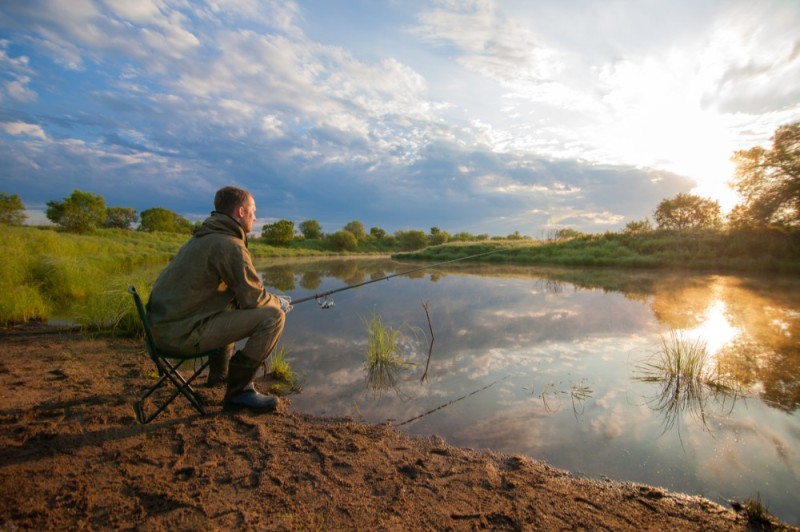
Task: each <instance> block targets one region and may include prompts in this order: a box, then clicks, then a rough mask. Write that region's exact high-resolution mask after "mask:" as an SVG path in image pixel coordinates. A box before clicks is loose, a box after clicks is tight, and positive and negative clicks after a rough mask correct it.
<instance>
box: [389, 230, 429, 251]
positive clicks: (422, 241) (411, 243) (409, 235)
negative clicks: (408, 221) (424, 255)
mask: <svg viewBox="0 0 800 532" xmlns="http://www.w3.org/2000/svg"><path fill="white" fill-rule="evenodd" d="M394 236H395V238H397V243H398V245H399V246H400V247H401V248H402V249H406V250H414V249H422V248H424V247H425V246H427V245H428V238H427V236H426V235H425V233H424V232H422V231H418V230H411V231H396V232H395V234H394Z"/></svg>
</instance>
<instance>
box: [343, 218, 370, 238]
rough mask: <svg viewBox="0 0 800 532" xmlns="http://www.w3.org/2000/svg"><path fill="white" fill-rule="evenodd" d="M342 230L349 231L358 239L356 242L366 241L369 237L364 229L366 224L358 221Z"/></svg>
mask: <svg viewBox="0 0 800 532" xmlns="http://www.w3.org/2000/svg"><path fill="white" fill-rule="evenodd" d="M342 229H344V230H345V231H349V232H350V233H352V234H353V236H354V237H356V240H364V239H365V238H366V237H367V231H366V230H365V229H364V224H363V223H361V222H359V221H358V220H353V221H352V222H350V223H348V224H346V225H345V226H344V227H343V228H342Z"/></svg>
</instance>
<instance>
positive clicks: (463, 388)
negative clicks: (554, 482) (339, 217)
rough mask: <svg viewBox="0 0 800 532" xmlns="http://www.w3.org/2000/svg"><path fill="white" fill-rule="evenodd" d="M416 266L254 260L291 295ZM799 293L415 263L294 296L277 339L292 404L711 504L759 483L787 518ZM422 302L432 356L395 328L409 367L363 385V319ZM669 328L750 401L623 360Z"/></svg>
mask: <svg viewBox="0 0 800 532" xmlns="http://www.w3.org/2000/svg"><path fill="white" fill-rule="evenodd" d="M417 266H418V264H409V263H397V262H394V261H390V260H386V259H369V260H363V261H362V260H326V261H318V262H301V261H285V262H283V263H281V264H273V263H270V264H268V265H267V266H265V267H263V268H259V271H262V272H263V275H264V278H265V280H266V282H267V284H269V285H271V286H273V287H276V288H275V289H276V290H278V289H279V288H278V286H279V285H280V286H281V287H286V288H285V289H282V288H281V289H280V290H281V291H285V292H288V293H289V295H291V296H292V297H293V298H294V299H295V300H297V299H300V298H303V297H306V296H309V295H313V294H314V293H322V292H325V291H329V290H333V289H339V288H342V287H344V286H348V285H352V284H355V283H360V282H363V281H365V280H369V279H378V278H381V277H384V276H386V275H392V274H395V273H398V272H403V271H407V270H409V269H413V268H416V267H417ZM289 271H290V272H291V274H289V273H287V272H289ZM289 287H292V288H289ZM798 294H800V280H798V279H792V278H771V279H759V278H745V277H736V276H719V275H684V274H665V273H664V272H633V273H631V272H619V271H613V270H591V271H579V270H559V269H539V268H537V269H533V268H524V267H514V266H500V267H498V266H485V265H481V266H475V265H467V264H453V265H448V266H447V267H438V268H436V269H434V270H425V271H417V272H415V273H414V275H413V278H412V276H411V275H409V276H398V277H394V278H392V279H391V280H389V281H386V282H383V281H382V282H379V283H374V284H371V285H368V286H365V287H361V288H356V289H353V290H348V291H344V292H340V293H338V294H337V295H336V307H335V308H332V309H329V310H325V311H321V310H320V308H319V306H318V305H317V304H316V303H312V302H309V303H308V304H306V305H303V304H300V305H296V306H295V308H294V310H293V311H292V314H290V316H289V319H288V320H287V327H286V332H285V334H284V339H283V340H282V342H284V343H286V344H287V345H289V346H291V353H292V355H293V357H294V358H292V359H291V360H290V362H291V364H292V365H293V367H294V368H295V369H296V370H297V371H298V372H300V373H302V374H303V375H305V376H306V379H305V383H304V384H305V386H304V389H303V392H302V393H301V394H299V395H296V396H294V397H293V399H292V408H293V409H297V410H298V411H301V412H304V413H309V414H316V415H333V416H352V417H355V418H357V419H362V420H365V421H368V422H386V421H390V422H393V423H396V424H400V423H404V424H403V430H405V431H407V432H409V433H411V434H420V435H429V434H437V435H440V436H442V437H444V438H445V439H446V440H448V441H449V442H450V443H453V444H455V445H462V446H467V447H473V448H490V449H494V450H497V451H500V452H510V453H521V454H526V455H529V456H532V457H535V458H540V459H544V460H547V461H548V462H550V463H552V464H554V465H555V466H557V467H563V468H566V469H570V470H572V471H575V472H577V473H583V474H586V475H590V476H598V477H599V476H603V475H605V476H609V477H612V478H619V479H622V480H630V481H635V482H645V483H649V484H656V485H661V486H665V487H667V488H670V489H675V490H680V491H687V492H691V493H702V494H704V495H706V496H708V497H710V498H712V499H716V500H719V501H723V502H724V501H725V500H726V499H729V498H739V499H744V498H746V497H749V496H753V495H754V494H755V493H756V492H760V493H761V495H762V498H763V499H764V500H765V502H767V503H768V504H769V505H770V509H771V511H773V513H775V514H776V515H779V516H780V517H781V518H782V519H784V520H787V521H790V522H800V509H798V508H797V507H796V506H797V505H796V500H795V497H794V495H793V494H794V493H797V492H799V491H800V456H799V455H798V448H800V445H798V442H800V419H798V414H797V412H796V410H797V406H798V399H799V397H798V393H800V392H799V391H798V383H799V382H800V378H799V377H800V350H799V348H798V342H797V337H798V334H800V298H799V297H798ZM422 302H428V307H429V308H428V310H429V312H430V319H431V321H432V323H433V327H434V332H435V337H436V346H435V349H433V351H432V354H431V356H430V360H429V361H428V358H429V357H428V351H429V343H428V341H427V339H425V338H422V337H420V338H418V339H415V340H413V341H409V342H407V345H406V346H405V347H404V351H403V358H404V360H407V361H408V362H411V363H413V364H414V365H413V366H411V365H409V366H407V368H406V369H405V370H404V371H402V372H400V373H399V374H397V375H396V378H395V380H394V387H393V388H391V389H390V390H389V391H386V392H384V393H381V394H375V393H374V392H373V391H372V390H371V388H370V384H369V379H368V376H367V372H366V370H365V359H366V353H367V349H368V348H367V344H368V334H367V333H366V332H365V327H364V321H363V320H364V318H368V317H369V316H371V315H372V314H373V313H378V314H379V315H380V316H381V317H382V318H383V319H384V323H385V324H387V325H389V326H391V327H396V328H397V327H403V326H407V327H411V328H415V329H416V330H422V331H427V329H428V321H427V318H426V313H425V311H424V310H423V308H422V307H421V305H420V304H421V303H422ZM673 330H674V331H676V332H677V333H678V334H680V335H682V336H683V337H685V338H687V339H689V340H692V341H694V340H698V341H700V340H702V341H703V342H704V343H705V344H706V351H707V353H708V357H707V358H706V359H705V361H704V366H703V368H704V371H711V370H713V371H715V372H717V374H718V376H719V378H720V379H723V380H724V382H726V383H728V384H729V385H730V386H731V389H734V390H736V389H740V390H741V393H742V394H746V397H747V399H745V400H741V399H740V397H741V396H740V395H736V394H733V395H725V394H719V393H718V392H717V391H716V390H715V389H714V388H713V387H706V388H702V387H700V388H697V387H696V389H695V390H694V392H695V393H694V395H691V394H686V393H684V394H683V395H681V393H682V390H681V391H676V390H679V387H678V386H677V382H676V381H674V380H673V381H672V382H670V379H669V378H661V379H660V380H659V379H655V380H651V381H645V380H642V379H637V373H636V370H635V366H636V364H637V363H640V362H641V361H642V360H643V359H646V358H647V357H649V356H650V355H652V354H653V353H654V351H655V350H657V348H658V345H659V343H660V337H661V336H662V335H665V334H669V332H670V331H673ZM428 362H429V364H428ZM426 367H427V370H428V373H427V377H428V378H427V380H426V381H424V382H421V377H422V375H423V373H424V371H425V368H426ZM689 391H692V390H689ZM676 395H677V397H678V399H679V400H677V401H675V400H672V401H670V400H668V399H669V398H675V397H676ZM660 397H663V401H660V400H659V398H660ZM698 399H699V400H700V401H702V402H701V403H700V404H699V405H698V402H697V401H698ZM733 399H736V400H735V401H733ZM692 401H694V403H693V402H692ZM659 406H661V407H662V408H660V409H659V408H658V407H659ZM665 426H669V427H671V428H670V430H669V431H668V432H667V433H665V432H664V430H665ZM672 429H675V430H672Z"/></svg>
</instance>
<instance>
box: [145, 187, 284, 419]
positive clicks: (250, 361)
mask: <svg viewBox="0 0 800 532" xmlns="http://www.w3.org/2000/svg"><path fill="white" fill-rule="evenodd" d="M255 219H256V204H255V200H254V199H253V196H252V195H251V194H250V193H249V192H248V191H246V190H243V189H241V188H237V187H233V186H228V187H224V188H221V189H220V190H218V191H217V193H216V195H215V196H214V212H212V213H211V216H210V217H208V218H207V219H206V220H205V221H204V222H203V225H202V226H200V227H199V228H198V229H197V230H196V231H195V233H194V236H193V237H192V238H191V239H190V240H189V241H188V242H187V243H186V244H184V245H183V247H182V248H181V249H180V251H178V254H177V255H176V256H175V258H174V259H173V260H172V262H170V264H169V266H167V267H166V268H165V269H164V271H162V272H161V274H160V275H159V276H158V279H157V280H156V283H155V285H154V286H153V290H152V291H151V293H150V301H149V302H148V304H147V308H148V314H149V317H150V323H151V325H152V329H153V335H154V337H155V342H156V344H157V347H159V348H160V349H163V350H165V351H167V352H170V351H172V352H177V353H201V352H206V351H211V350H216V354H215V355H214V356H212V360H211V367H212V372H211V376H210V379H209V380H210V381H212V382H213V381H215V380H216V381H219V380H223V379H225V373H226V371H225V370H226V365H227V361H228V360H227V359H228V354H229V353H230V352H231V351H232V347H231V346H232V344H233V343H234V342H236V341H237V340H241V339H243V338H248V340H247V343H246V344H245V346H244V347H243V348H242V349H241V350H240V351H238V352H237V353H236V354H235V355H233V357H232V358H230V366H229V368H227V383H228V387H227V390H226V391H225V399H224V400H223V407H224V408H225V409H228V410H229V409H235V408H241V407H245V408H249V409H251V410H254V411H258V412H268V411H271V410H274V409H275V407H276V406H277V403H278V401H277V399H276V398H274V397H270V396H266V395H262V394H260V393H258V392H257V391H256V389H255V387H254V386H253V380H254V379H255V376H256V373H257V371H258V369H259V368H260V367H261V366H262V365H263V362H264V361H265V360H266V359H267V357H268V356H269V355H270V353H271V352H272V350H273V349H274V348H275V345H276V344H277V343H278V340H279V339H280V337H281V335H282V334H283V327H284V322H285V313H286V311H288V309H289V308H291V307H289V306H288V304H287V302H286V301H281V299H279V298H278V297H277V296H275V295H273V294H270V293H269V292H267V291H266V289H265V288H264V285H263V284H262V283H261V277H260V276H259V274H258V272H256V269H255V267H254V266H253V261H252V259H251V257H250V252H249V251H248V250H247V234H248V233H249V232H250V230H251V229H252V228H253V222H255Z"/></svg>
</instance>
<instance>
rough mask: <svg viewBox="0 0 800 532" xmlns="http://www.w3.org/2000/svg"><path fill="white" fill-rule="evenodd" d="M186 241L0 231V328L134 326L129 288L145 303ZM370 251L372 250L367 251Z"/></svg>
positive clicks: (258, 245) (113, 233) (256, 244)
mask: <svg viewBox="0 0 800 532" xmlns="http://www.w3.org/2000/svg"><path fill="white" fill-rule="evenodd" d="M188 238H189V236H188V235H184V234H175V233H147V232H139V231H126V230H121V229H103V230H98V231H95V232H94V233H90V234H74V233H67V232H63V231H58V230H56V229H54V228H43V227H16V226H7V225H0V248H1V249H3V251H4V258H5V260H3V261H2V262H0V326H5V325H8V324H10V323H21V322H26V321H30V320H49V319H54V318H55V319H58V318H60V317H65V318H67V319H69V320H74V319H75V317H76V316H77V320H78V323H77V325H79V326H81V327H83V328H85V329H86V330H89V331H96V330H112V331H120V332H125V331H126V330H127V329H128V328H130V327H135V326H136V320H135V316H133V312H132V310H133V309H132V307H131V302H130V295H128V293H127V291H126V288H127V286H128V285H129V284H130V283H135V284H136V286H137V289H138V291H139V293H140V294H142V297H143V298H145V299H146V298H147V294H149V292H150V287H151V285H152V283H153V282H154V281H155V278H156V276H157V275H158V272H159V271H161V269H162V268H164V266H165V265H166V264H167V263H168V262H169V260H170V259H171V258H172V257H173V256H174V255H175V253H177V251H178V249H180V247H181V246H182V245H183V244H184V243H185V242H186V240H187V239H188ZM249 247H250V250H251V253H252V254H253V256H255V257H275V256H281V257H308V256H312V257H313V256H329V255H331V254H335V253H333V252H331V251H329V250H326V249H324V247H322V246H320V245H317V244H314V243H313V242H307V243H306V245H305V246H303V245H302V243H300V244H299V245H296V244H293V245H292V246H289V247H274V246H269V245H267V244H265V243H263V242H261V241H259V240H257V239H251V240H250V242H249ZM366 251H371V250H366Z"/></svg>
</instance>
